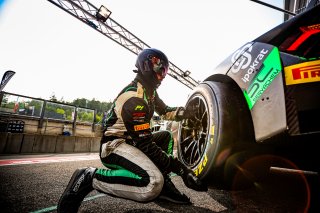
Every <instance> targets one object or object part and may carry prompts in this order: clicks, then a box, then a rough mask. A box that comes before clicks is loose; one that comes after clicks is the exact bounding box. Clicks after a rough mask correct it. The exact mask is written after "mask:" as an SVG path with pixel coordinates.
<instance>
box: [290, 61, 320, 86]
mask: <svg viewBox="0 0 320 213" xmlns="http://www.w3.org/2000/svg"><path fill="white" fill-rule="evenodd" d="M284 72H285V77H286V85H292V84H302V83H310V82H316V81H320V60H317V61H311V62H305V63H301V64H296V65H292V66H288V67H285V68H284Z"/></svg>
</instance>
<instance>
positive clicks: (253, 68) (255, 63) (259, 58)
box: [241, 49, 269, 83]
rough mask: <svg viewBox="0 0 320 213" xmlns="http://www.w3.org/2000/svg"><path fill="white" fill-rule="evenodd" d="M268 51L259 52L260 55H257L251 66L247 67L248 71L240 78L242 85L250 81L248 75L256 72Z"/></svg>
mask: <svg viewBox="0 0 320 213" xmlns="http://www.w3.org/2000/svg"><path fill="white" fill-rule="evenodd" d="M268 52H269V51H268V50H265V49H262V50H261V51H260V53H259V54H258V55H257V57H256V58H255V59H254V61H253V62H252V64H251V65H250V66H249V69H248V70H247V73H246V74H245V75H244V76H243V78H241V80H242V81H243V82H244V83H247V82H249V80H250V75H251V74H252V73H254V71H258V69H257V67H258V65H260V63H261V61H262V59H263V58H264V57H265V56H266V54H267V53H268Z"/></svg>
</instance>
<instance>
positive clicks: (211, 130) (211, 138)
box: [210, 126, 214, 144]
mask: <svg viewBox="0 0 320 213" xmlns="http://www.w3.org/2000/svg"><path fill="white" fill-rule="evenodd" d="M213 141H214V126H211V128H210V143H211V144H213Z"/></svg>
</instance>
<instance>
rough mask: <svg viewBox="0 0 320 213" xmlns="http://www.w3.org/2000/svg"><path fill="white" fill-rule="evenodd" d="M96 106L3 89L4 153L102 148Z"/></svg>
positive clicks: (0, 138) (0, 133)
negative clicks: (53, 99)
mask: <svg viewBox="0 0 320 213" xmlns="http://www.w3.org/2000/svg"><path fill="white" fill-rule="evenodd" d="M101 135H102V128H101V125H99V124H97V123H96V110H94V109H89V108H83V107H77V106H73V105H69V104H65V103H59V102H54V101H48V100H44V99H40V98H33V97H28V96H23V95H18V94H13V93H8V92H1V93H0V154H19V153H72V152H98V151H99V148H100V139H101Z"/></svg>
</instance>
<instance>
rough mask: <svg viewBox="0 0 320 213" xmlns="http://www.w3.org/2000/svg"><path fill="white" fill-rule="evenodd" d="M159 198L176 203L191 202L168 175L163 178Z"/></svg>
mask: <svg viewBox="0 0 320 213" xmlns="http://www.w3.org/2000/svg"><path fill="white" fill-rule="evenodd" d="M159 199H162V200H167V201H170V202H173V203H177V204H191V201H190V198H189V197H187V196H186V195H185V194H183V193H181V192H180V191H179V190H178V189H177V188H176V187H175V185H174V184H173V183H172V181H171V179H170V178H169V177H166V178H165V179H164V184H163V188H162V191H161V193H160V195H159Z"/></svg>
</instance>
